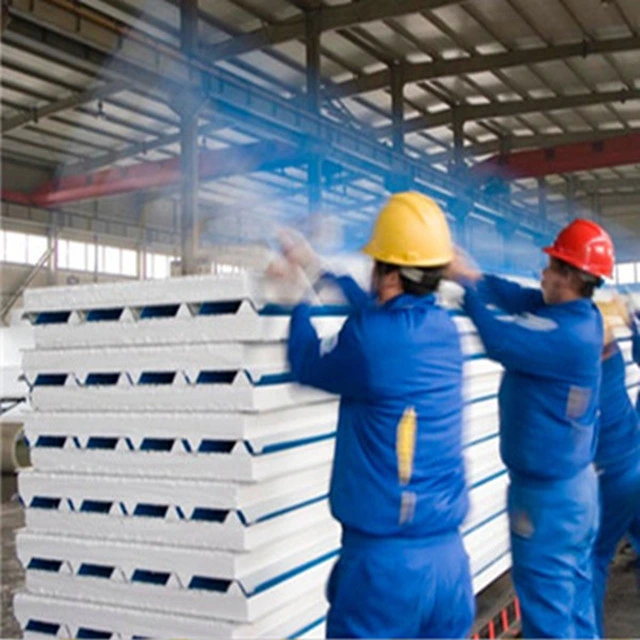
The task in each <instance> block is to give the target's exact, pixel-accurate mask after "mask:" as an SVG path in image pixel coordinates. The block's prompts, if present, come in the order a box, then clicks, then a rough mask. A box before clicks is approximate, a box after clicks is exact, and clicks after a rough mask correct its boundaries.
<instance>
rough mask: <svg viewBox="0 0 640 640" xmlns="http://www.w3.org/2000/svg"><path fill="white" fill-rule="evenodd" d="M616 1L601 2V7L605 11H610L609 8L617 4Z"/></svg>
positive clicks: (604, 0) (605, 0) (602, 0)
mask: <svg viewBox="0 0 640 640" xmlns="http://www.w3.org/2000/svg"><path fill="white" fill-rule="evenodd" d="M615 2H616V0H600V6H601V7H602V8H603V9H608V8H609V7H612V6H613V5H614V4H615Z"/></svg>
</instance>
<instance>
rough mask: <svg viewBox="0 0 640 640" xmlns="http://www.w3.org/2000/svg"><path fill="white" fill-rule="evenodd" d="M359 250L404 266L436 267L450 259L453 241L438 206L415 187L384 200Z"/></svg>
mask: <svg viewBox="0 0 640 640" xmlns="http://www.w3.org/2000/svg"><path fill="white" fill-rule="evenodd" d="M362 251H363V253H366V254H367V255H368V256H371V257H372V258H374V259H375V260H378V261H380V262H386V263H388V264H393V265H398V266H404V267H439V266H442V265H445V264H448V263H449V262H451V260H453V244H452V242H451V233H450V232H449V225H448V224H447V219H446V217H445V215H444V213H443V212H442V209H440V207H439V206H438V205H437V204H436V203H435V202H434V201H433V200H432V199H431V198H429V197H427V196H425V195H423V194H422V193H417V192H415V191H406V192H404V193H396V194H394V195H392V196H391V198H389V200H387V203H386V204H385V205H384V207H383V208H382V210H381V211H380V213H379V214H378V219H377V220H376V224H375V226H374V228H373V234H372V235H371V238H370V240H369V243H368V244H367V245H366V246H365V247H364V248H363V249H362Z"/></svg>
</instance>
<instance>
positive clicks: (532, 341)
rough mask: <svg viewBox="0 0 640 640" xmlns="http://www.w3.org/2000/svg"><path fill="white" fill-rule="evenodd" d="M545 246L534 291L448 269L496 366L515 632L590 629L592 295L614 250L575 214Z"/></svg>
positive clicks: (597, 333) (599, 339)
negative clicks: (516, 602)
mask: <svg viewBox="0 0 640 640" xmlns="http://www.w3.org/2000/svg"><path fill="white" fill-rule="evenodd" d="M544 252H545V253H546V254H548V256H549V263H548V265H547V267H546V268H545V269H544V271H543V273H542V280H541V290H540V289H533V288H525V287H521V286H520V285H518V284H516V283H514V282H509V281H507V280H504V279H502V278H498V277H496V276H491V275H483V274H481V273H479V272H478V271H477V270H475V269H474V268H473V267H472V266H471V265H470V264H469V263H468V261H466V259H465V258H464V257H463V256H459V257H458V258H457V259H456V260H454V261H453V263H452V264H451V266H450V268H449V269H448V273H447V276H448V277H450V278H451V279H453V280H456V281H457V282H459V283H460V284H461V285H462V286H463V287H464V289H465V298H464V308H465V310H466V311H467V313H468V314H469V316H470V317H471V319H472V320H473V322H474V323H475V325H476V327H477V328H478V333H479V334H480V337H481V338H482V341H483V342H484V345H485V348H486V353H487V356H488V357H489V358H492V359H493V360H497V361H498V362H500V363H502V365H503V366H504V368H505V373H504V376H503V378H502V382H501V384H500V392H499V396H498V399H499V407H500V452H501V456H502V459H503V461H504V463H505V465H506V466H507V468H508V471H509V478H510V485H509V495H508V504H507V511H508V515H509V523H510V529H511V553H512V559H513V569H512V577H513V582H514V585H515V588H516V591H517V594H518V597H519V599H520V603H521V609H522V629H523V634H524V636H525V637H527V638H595V637H598V631H597V626H596V621H595V611H594V599H593V567H592V550H593V545H594V541H595V538H596V534H597V528H598V482H597V478H596V474H595V471H594V468H593V460H594V455H595V450H596V443H597V426H598V413H599V411H598V410H599V401H600V380H601V363H600V356H601V353H602V348H603V322H602V316H601V315H600V312H599V311H598V308H597V307H596V306H595V304H594V303H593V301H592V299H591V298H592V296H593V293H594V291H595V289H596V288H597V287H598V286H600V285H601V284H602V282H603V278H604V277H609V276H611V275H612V272H613V265H614V249H613V243H612V242H611V238H610V237H609V235H608V234H607V232H606V231H605V230H604V229H602V228H601V227H600V226H599V225H597V224H596V223H594V222H591V221H589V220H574V221H573V222H572V223H571V224H569V225H568V226H567V227H566V228H564V229H563V230H562V231H561V232H560V233H559V234H558V236H557V238H556V239H555V242H554V243H553V245H552V246H550V247H546V248H545V249H544ZM491 307H497V308H498V309H499V310H500V313H497V312H496V311H495V310H494V309H492V308H491ZM505 313H506V314H509V315H508V316H505Z"/></svg>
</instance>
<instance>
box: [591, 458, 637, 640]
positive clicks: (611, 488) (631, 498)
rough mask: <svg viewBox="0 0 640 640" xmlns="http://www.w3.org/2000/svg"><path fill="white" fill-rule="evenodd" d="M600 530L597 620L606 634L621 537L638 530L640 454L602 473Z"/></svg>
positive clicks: (595, 578) (595, 585) (595, 582)
mask: <svg viewBox="0 0 640 640" xmlns="http://www.w3.org/2000/svg"><path fill="white" fill-rule="evenodd" d="M599 481H600V510H601V517H600V531H599V532H598V537H597V540H596V546H595V553H594V569H593V589H594V599H595V607H596V620H597V623H598V629H599V631H600V635H601V636H602V637H604V624H603V606H604V594H605V591H606V586H607V575H608V572H609V565H610V564H611V560H612V559H613V556H614V554H615V552H616V548H617V546H618V543H619V542H620V540H621V539H622V538H623V537H624V535H625V534H626V533H628V532H629V533H631V534H632V539H633V533H634V527H637V526H638V525H637V522H638V521H640V456H634V457H633V458H632V459H631V460H630V461H628V462H627V464H625V465H623V466H622V467H621V468H617V469H612V470H611V471H609V470H608V469H607V470H606V471H605V472H603V473H601V474H600V476H599ZM635 542H636V544H637V541H635Z"/></svg>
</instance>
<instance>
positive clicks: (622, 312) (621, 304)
mask: <svg viewBox="0 0 640 640" xmlns="http://www.w3.org/2000/svg"><path fill="white" fill-rule="evenodd" d="M611 306H612V310H613V312H614V313H615V314H616V315H617V316H618V317H619V318H620V319H621V320H622V322H624V324H625V325H627V327H629V329H631V322H632V311H631V307H630V305H629V302H625V300H624V299H623V298H622V296H621V295H620V294H619V293H615V294H614V295H613V298H612V299H611Z"/></svg>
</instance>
